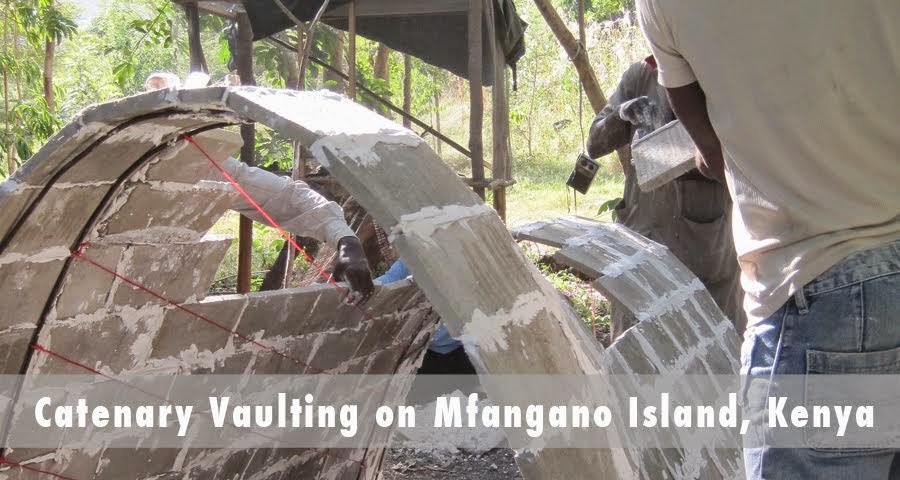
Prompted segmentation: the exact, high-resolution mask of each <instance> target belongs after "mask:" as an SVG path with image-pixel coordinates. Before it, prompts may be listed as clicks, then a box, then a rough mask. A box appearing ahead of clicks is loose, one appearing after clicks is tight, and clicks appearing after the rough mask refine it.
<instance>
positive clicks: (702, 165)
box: [694, 148, 725, 185]
mask: <svg viewBox="0 0 900 480" xmlns="http://www.w3.org/2000/svg"><path fill="white" fill-rule="evenodd" d="M694 164H695V166H696V167H697V170H699V171H700V173H701V174H702V175H703V176H704V177H706V178H709V179H712V180H715V181H717V182H719V183H721V184H722V185H725V160H724V159H723V158H722V155H721V154H719V155H709V156H703V152H701V151H700V149H699V148H698V149H697V150H696V152H695V153H694Z"/></svg>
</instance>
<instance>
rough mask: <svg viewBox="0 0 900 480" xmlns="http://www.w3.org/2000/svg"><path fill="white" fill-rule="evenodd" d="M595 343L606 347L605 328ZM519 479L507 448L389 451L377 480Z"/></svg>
mask: <svg viewBox="0 0 900 480" xmlns="http://www.w3.org/2000/svg"><path fill="white" fill-rule="evenodd" d="M596 336H597V340H600V342H601V343H602V344H603V346H604V347H608V346H609V344H610V338H609V325H608V324H603V325H598V327H597V332H596ZM520 478H522V475H521V474H520V473H519V468H518V467H517V466H516V461H515V458H514V453H513V451H512V450H511V449H509V448H495V449H493V450H489V451H487V452H468V451H465V450H458V451H456V452H447V451H438V450H419V449H412V448H393V449H390V450H388V453H387V456H386V457H385V463H384V468H383V469H382V472H381V477H380V479H381V480H516V479H520Z"/></svg>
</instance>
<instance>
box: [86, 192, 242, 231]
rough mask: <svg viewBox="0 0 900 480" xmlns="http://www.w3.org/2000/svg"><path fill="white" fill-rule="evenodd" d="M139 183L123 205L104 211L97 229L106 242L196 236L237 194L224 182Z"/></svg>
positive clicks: (211, 222)
mask: <svg viewBox="0 0 900 480" xmlns="http://www.w3.org/2000/svg"><path fill="white" fill-rule="evenodd" d="M204 185H209V186H194V185H190V184H182V183H174V182H168V183H162V184H157V185H149V184H145V183H138V184H135V185H133V186H132V187H130V188H129V189H128V190H126V191H125V192H124V193H123V194H122V195H123V197H122V198H127V201H125V203H124V205H122V206H121V207H119V208H118V209H117V210H113V211H111V212H108V213H107V214H105V215H104V217H103V218H102V219H101V222H100V226H99V227H98V229H97V230H98V232H99V234H100V236H101V237H106V241H108V242H122V243H125V242H137V243H173V242H191V241H197V240H199V239H200V238H201V237H202V236H203V235H204V234H205V233H206V232H207V231H208V230H209V229H210V228H211V227H212V226H213V225H214V224H215V223H216V221H217V220H218V219H219V217H221V216H222V214H224V213H225V211H227V210H228V209H229V208H230V207H231V205H233V204H234V203H235V202H236V201H237V200H238V198H239V195H238V194H237V193H236V192H234V191H232V190H230V189H227V188H226V186H225V185H222V184H219V185H218V186H216V184H204Z"/></svg>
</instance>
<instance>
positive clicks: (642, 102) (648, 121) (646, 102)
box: [619, 96, 656, 128]
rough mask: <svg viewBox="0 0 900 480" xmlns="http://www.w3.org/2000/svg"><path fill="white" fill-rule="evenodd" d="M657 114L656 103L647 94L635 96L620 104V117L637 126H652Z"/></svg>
mask: <svg viewBox="0 0 900 480" xmlns="http://www.w3.org/2000/svg"><path fill="white" fill-rule="evenodd" d="M655 116H656V105H654V104H653V102H652V101H650V97H647V96H643V97H638V98H633V99H631V100H629V101H627V102H625V103H623V104H622V105H619V117H620V118H621V119H622V120H625V121H626V122H631V124H632V125H634V126H636V127H644V128H648V127H649V128H652V127H653V119H654V117H655Z"/></svg>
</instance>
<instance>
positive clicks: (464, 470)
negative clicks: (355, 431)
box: [381, 448, 522, 480]
mask: <svg viewBox="0 0 900 480" xmlns="http://www.w3.org/2000/svg"><path fill="white" fill-rule="evenodd" d="M519 478H522V475H520V474H519V469H518V467H516V462H515V460H514V459H513V451H512V450H510V449H508V448H495V449H493V450H490V451H487V452H484V453H470V452H466V451H463V450H459V451H456V452H452V453H451V452H443V451H425V450H415V449H409V448H395V449H391V450H389V451H388V453H387V458H386V459H385V465H384V468H383V469H382V472H381V479H382V480H511V479H519Z"/></svg>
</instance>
